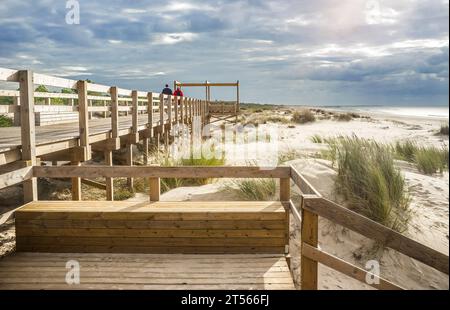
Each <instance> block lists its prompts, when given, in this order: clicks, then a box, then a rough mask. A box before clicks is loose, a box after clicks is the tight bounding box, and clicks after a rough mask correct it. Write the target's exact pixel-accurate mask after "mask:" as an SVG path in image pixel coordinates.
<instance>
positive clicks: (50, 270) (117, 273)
mask: <svg viewBox="0 0 450 310" xmlns="http://www.w3.org/2000/svg"><path fill="white" fill-rule="evenodd" d="M68 261H76V262H78V263H79V267H80V269H79V270H80V284H72V285H69V284H67V282H66V275H67V273H68V271H69V269H67V268H66V264H67V262H68ZM0 289H6V290H14V289H31V290H43V289H56V290H71V289H74V290H77V289H100V290H101V289H109V290H115V289H131V290H134V289H147V290H151V289H160V290H188V289H193V290H198V289H209V290H216V289H227V290H229V289H239V290H255V289H259V290H268V289H277V290H292V289H295V287H294V283H293V280H292V276H291V274H290V271H289V268H288V265H287V263H286V258H285V257H284V255H277V254H220V255H213V254H207V255H206V254H191V255H189V254H94V253H86V254H80V253H59V254H56V253H14V254H13V255H10V256H7V257H5V258H3V259H1V260H0Z"/></svg>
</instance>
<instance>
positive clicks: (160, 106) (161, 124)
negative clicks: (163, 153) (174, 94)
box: [158, 94, 164, 134]
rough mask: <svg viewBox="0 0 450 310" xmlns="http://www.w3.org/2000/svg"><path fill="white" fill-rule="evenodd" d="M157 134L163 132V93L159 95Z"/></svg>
mask: <svg viewBox="0 0 450 310" xmlns="http://www.w3.org/2000/svg"><path fill="white" fill-rule="evenodd" d="M159 122H160V126H159V127H160V128H159V132H158V133H159V134H162V133H164V94H161V95H159Z"/></svg>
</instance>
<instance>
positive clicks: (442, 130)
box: [439, 124, 448, 136]
mask: <svg viewBox="0 0 450 310" xmlns="http://www.w3.org/2000/svg"><path fill="white" fill-rule="evenodd" d="M439 134H440V135H443V136H448V124H441V128H440V129H439Z"/></svg>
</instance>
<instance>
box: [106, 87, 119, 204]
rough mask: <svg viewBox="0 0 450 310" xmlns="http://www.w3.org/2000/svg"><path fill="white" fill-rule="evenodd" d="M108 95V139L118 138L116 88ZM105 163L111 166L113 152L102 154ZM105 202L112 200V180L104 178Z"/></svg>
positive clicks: (107, 151) (111, 89)
mask: <svg viewBox="0 0 450 310" xmlns="http://www.w3.org/2000/svg"><path fill="white" fill-rule="evenodd" d="M109 93H110V95H111V133H110V138H114V139H116V138H118V137H119V96H118V93H117V87H115V86H113V87H111V88H110V90H109ZM104 155H105V163H106V164H107V165H108V166H112V165H113V152H112V150H106V151H105V152H104ZM106 200H111V201H112V200H114V179H113V178H106Z"/></svg>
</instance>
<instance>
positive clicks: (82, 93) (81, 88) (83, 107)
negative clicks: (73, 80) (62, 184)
mask: <svg viewBox="0 0 450 310" xmlns="http://www.w3.org/2000/svg"><path fill="white" fill-rule="evenodd" d="M77 92H78V130H79V135H80V138H79V147H81V148H82V152H83V155H82V156H79V155H77V158H74V159H73V160H72V161H71V165H75V166H80V163H81V161H86V160H89V159H90V158H91V152H90V147H89V122H88V118H89V115H88V99H87V82H86V81H78V82H77ZM71 180H72V200H75V201H78V200H81V178H72V179H71Z"/></svg>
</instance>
